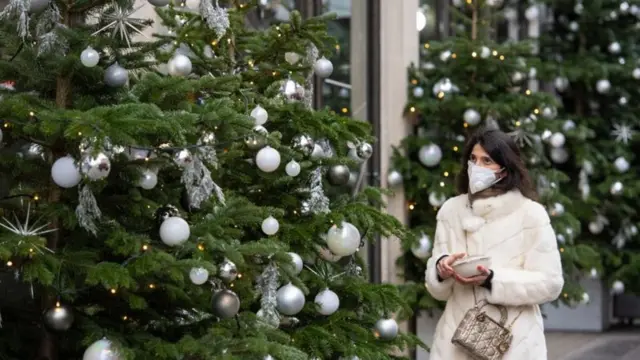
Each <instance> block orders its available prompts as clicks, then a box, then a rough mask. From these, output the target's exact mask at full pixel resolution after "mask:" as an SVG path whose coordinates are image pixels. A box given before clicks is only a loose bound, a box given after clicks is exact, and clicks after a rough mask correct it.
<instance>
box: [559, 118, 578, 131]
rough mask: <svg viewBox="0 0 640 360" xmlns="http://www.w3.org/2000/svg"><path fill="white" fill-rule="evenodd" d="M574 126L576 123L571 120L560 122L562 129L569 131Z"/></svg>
mask: <svg viewBox="0 0 640 360" xmlns="http://www.w3.org/2000/svg"><path fill="white" fill-rule="evenodd" d="M575 128H576V123H575V122H573V120H567V121H565V122H564V124H562V130H563V131H571V130H573V129H575Z"/></svg>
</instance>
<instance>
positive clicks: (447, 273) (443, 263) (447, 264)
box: [436, 253, 466, 280]
mask: <svg viewBox="0 0 640 360" xmlns="http://www.w3.org/2000/svg"><path fill="white" fill-rule="evenodd" d="M465 255H466V254H465V253H457V254H453V255H448V256H446V257H444V258H442V259H440V261H438V265H437V266H436V270H438V275H440V278H442V280H445V279H448V278H450V277H452V276H454V275H455V273H456V272H455V271H453V268H452V267H451V265H452V264H453V263H454V262H456V261H458V260H459V259H462V258H463V257H465Z"/></svg>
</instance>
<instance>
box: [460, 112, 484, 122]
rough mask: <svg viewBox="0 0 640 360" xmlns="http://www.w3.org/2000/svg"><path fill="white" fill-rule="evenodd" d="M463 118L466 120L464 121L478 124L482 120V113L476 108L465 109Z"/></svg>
mask: <svg viewBox="0 0 640 360" xmlns="http://www.w3.org/2000/svg"><path fill="white" fill-rule="evenodd" d="M462 119H463V120H464V122H466V123H467V124H469V125H471V126H474V125H478V124H479V123H480V120H481V118H480V113H479V112H478V110H476V109H467V110H465V112H464V114H463V115H462Z"/></svg>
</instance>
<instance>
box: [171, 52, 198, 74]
mask: <svg viewBox="0 0 640 360" xmlns="http://www.w3.org/2000/svg"><path fill="white" fill-rule="evenodd" d="M167 67H168V70H169V75H171V76H187V75H189V74H191V70H192V69H193V65H192V64H191V59H189V58H188V57H187V56H186V55H183V54H175V55H174V56H173V57H172V58H171V60H169V63H168V64H167Z"/></svg>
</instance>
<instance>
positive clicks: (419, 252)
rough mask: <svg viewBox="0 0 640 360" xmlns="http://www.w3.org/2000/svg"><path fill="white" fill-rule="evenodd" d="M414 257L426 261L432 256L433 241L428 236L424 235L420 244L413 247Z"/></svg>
mask: <svg viewBox="0 0 640 360" xmlns="http://www.w3.org/2000/svg"><path fill="white" fill-rule="evenodd" d="M411 252H412V253H413V256H415V257H417V258H418V259H422V260H425V259H426V258H428V257H429V255H430V254H431V239H429V237H428V236H427V235H426V234H424V233H423V234H422V235H421V236H420V239H419V240H418V243H417V244H415V245H414V246H412V247H411Z"/></svg>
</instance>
